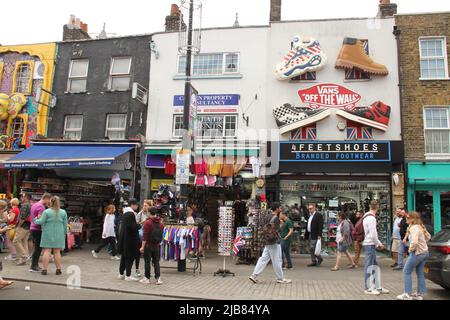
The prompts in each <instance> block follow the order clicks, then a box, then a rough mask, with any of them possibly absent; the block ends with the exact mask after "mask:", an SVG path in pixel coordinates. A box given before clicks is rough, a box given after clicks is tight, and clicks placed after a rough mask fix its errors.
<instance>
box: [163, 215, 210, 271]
mask: <svg viewBox="0 0 450 320" xmlns="http://www.w3.org/2000/svg"><path fill="white" fill-rule="evenodd" d="M166 227H182V228H184V227H189V228H186V229H191V228H194V227H198V225H197V224H193V225H192V224H190V225H188V224H186V223H176V224H166V225H164V228H166ZM186 260H189V261H192V259H190V258H189V257H186V259H184V260H178V263H179V264H180V262H182V261H186ZM194 262H195V263H194V266H192V267H189V268H187V267H186V270H192V272H193V273H194V276H195V274H196V273H197V270H198V273H199V274H201V273H202V261H201V259H200V256H199V255H198V254H197V258H196V259H195V260H194ZM161 269H172V270H173V269H176V270H179V269H180V267H179V266H178V267H166V266H161Z"/></svg>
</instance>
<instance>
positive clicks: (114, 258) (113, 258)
mask: <svg viewBox="0 0 450 320" xmlns="http://www.w3.org/2000/svg"><path fill="white" fill-rule="evenodd" d="M111 260H120V258H119V257H118V256H111Z"/></svg>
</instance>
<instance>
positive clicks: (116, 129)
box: [105, 113, 128, 140]
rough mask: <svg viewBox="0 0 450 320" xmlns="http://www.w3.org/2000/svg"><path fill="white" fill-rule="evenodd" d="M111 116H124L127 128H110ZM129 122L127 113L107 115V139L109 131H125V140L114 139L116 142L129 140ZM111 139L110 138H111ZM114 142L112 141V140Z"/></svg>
mask: <svg viewBox="0 0 450 320" xmlns="http://www.w3.org/2000/svg"><path fill="white" fill-rule="evenodd" d="M111 116H124V117H125V127H124V128H123V129H122V128H109V127H108V125H109V119H110V117H111ZM127 120H128V115H127V114H126V113H109V114H107V115H106V124H105V137H108V138H109V136H108V131H123V132H124V138H123V139H114V140H126V139H127ZM109 139H110V138H109ZM110 140H112V139H110Z"/></svg>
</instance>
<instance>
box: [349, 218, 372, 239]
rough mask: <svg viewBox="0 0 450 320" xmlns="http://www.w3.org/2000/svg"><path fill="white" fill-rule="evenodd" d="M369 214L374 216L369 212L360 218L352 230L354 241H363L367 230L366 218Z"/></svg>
mask: <svg viewBox="0 0 450 320" xmlns="http://www.w3.org/2000/svg"><path fill="white" fill-rule="evenodd" d="M368 216H373V215H372V214H367V215H365V216H364V217H362V218H361V219H359V220H358V222H357V223H356V225H355V227H354V228H353V230H352V239H353V240H354V241H358V242H362V241H364V238H365V236H366V235H365V231H364V219H366V218H367V217H368Z"/></svg>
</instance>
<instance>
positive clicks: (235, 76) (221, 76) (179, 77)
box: [173, 73, 244, 80]
mask: <svg viewBox="0 0 450 320" xmlns="http://www.w3.org/2000/svg"><path fill="white" fill-rule="evenodd" d="M243 77H244V76H243V75H242V74H239V73H237V74H218V75H210V76H191V79H196V80H202V79H203V80H209V79H242V78H243ZM173 80H186V76H185V75H179V74H178V75H176V76H174V77H173Z"/></svg>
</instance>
